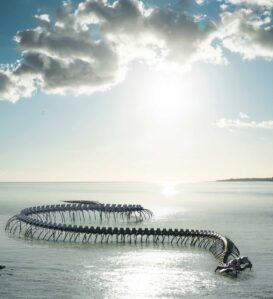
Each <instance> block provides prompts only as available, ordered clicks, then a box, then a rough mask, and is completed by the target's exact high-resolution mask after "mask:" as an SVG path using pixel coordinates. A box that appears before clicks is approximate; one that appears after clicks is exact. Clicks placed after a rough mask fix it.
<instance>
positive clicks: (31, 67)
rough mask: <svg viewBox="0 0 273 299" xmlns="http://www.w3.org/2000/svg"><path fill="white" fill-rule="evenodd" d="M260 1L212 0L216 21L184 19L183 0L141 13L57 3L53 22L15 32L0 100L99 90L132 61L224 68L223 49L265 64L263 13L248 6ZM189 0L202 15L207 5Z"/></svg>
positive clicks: (269, 47)
mask: <svg viewBox="0 0 273 299" xmlns="http://www.w3.org/2000/svg"><path fill="white" fill-rule="evenodd" d="M262 1H264V2H266V3H267V4H268V5H269V2H270V1H268V0H262ZM262 1H258V0H257V1H250V0H248V1H239V0H231V1H229V2H225V4H224V6H223V2H221V1H218V2H217V3H216V4H215V5H218V6H219V7H222V10H221V9H219V14H220V15H219V19H220V20H219V22H218V23H217V24H216V23H215V22H213V21H212V20H211V19H210V18H209V17H208V16H207V15H206V14H205V13H204V14H200V13H199V14H189V12H188V10H187V5H186V4H187V3H188V2H187V1H181V2H179V3H180V6H175V7H172V6H171V5H169V6H166V7H165V8H162V7H161V8H160V7H153V8H149V7H147V5H145V4H144V2H142V1H140V0H117V1H114V2H113V3H112V2H109V1H105V0H86V1H83V2H82V3H80V4H79V5H78V7H77V8H76V9H73V8H72V7H71V5H70V3H69V2H64V4H63V6H62V7H60V8H59V9H58V10H57V12H56V20H55V22H54V23H53V22H52V20H51V18H50V16H49V15H47V14H40V15H35V18H36V20H37V22H38V26H37V27H36V28H33V29H26V30H22V31H19V32H17V33H16V36H15V38H14V40H15V42H16V43H17V46H18V48H19V49H21V52H22V59H21V60H20V61H19V62H17V63H15V64H14V65H13V66H12V68H10V69H8V70H7V68H5V67H2V68H0V99H6V100H10V101H16V100H18V99H19V98H21V97H29V96H31V95H32V94H33V93H34V92H35V90H37V89H40V90H42V91H43V92H45V93H57V94H65V93H73V94H76V95H79V94H90V93H92V92H95V91H98V90H99V91H101V90H106V89H108V88H110V87H111V86H113V85H115V84H117V83H118V82H120V81H121V80H122V79H123V78H124V76H125V74H126V70H127V67H128V65H129V64H130V63H131V62H132V61H135V60H140V61H142V62H144V63H146V64H148V65H149V66H153V67H154V68H165V69H166V68H168V69H172V70H178V71H181V70H182V71H184V70H187V69H190V66H191V64H193V63H195V62H200V61H202V62H206V63H213V64H227V63H228V61H227V59H226V57H225V56H224V52H223V48H226V49H228V50H230V51H231V52H234V53H238V54H240V55H241V56H242V57H243V58H244V59H253V58H256V57H263V58H265V59H272V58H273V24H272V17H271V10H270V9H269V6H268V5H267V6H261V7H260V6H259V7H258V8H257V7H256V6H253V5H252V4H255V3H256V4H257V3H258V2H259V4H261V3H262ZM272 1H273V0H272ZM197 2H198V3H199V4H202V6H201V7H202V9H204V11H205V9H206V4H207V3H208V2H209V1H200V0H199V1H197ZM230 2H232V3H233V4H241V5H238V6H235V8H234V5H230ZM111 3H112V4H111ZM250 4H251V5H250ZM216 19H217V18H216Z"/></svg>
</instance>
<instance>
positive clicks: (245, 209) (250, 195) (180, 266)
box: [0, 182, 273, 299]
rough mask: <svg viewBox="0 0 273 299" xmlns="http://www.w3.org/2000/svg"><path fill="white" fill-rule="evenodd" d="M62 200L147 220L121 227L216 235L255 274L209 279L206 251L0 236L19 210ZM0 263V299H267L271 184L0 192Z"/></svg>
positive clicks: (271, 290) (272, 235)
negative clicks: (136, 213)
mask: <svg viewBox="0 0 273 299" xmlns="http://www.w3.org/2000/svg"><path fill="white" fill-rule="evenodd" d="M63 200H96V201H100V202H102V203H124V204H125V203H127V204H130V203H135V204H141V205H143V206H144V207H146V208H149V209H151V210H152V211H153V212H154V218H153V219H150V220H148V221H145V222H143V223H137V224H136V223H133V224H132V223H131V224H128V223H125V224H124V225H126V226H127V225H130V226H131V227H132V226H143V227H145V226H147V227H155V228H163V227H164V228H190V229H191V228H192V229H207V230H214V231H217V232H219V233H221V234H223V235H226V236H228V237H229V238H230V239H231V240H232V241H234V243H235V244H236V245H237V247H238V248H239V249H240V251H241V254H242V255H247V256H248V257H249V258H250V260H251V261H252V263H253V266H254V267H253V270H252V271H249V270H246V271H245V272H243V273H242V274H241V275H240V276H239V277H238V278H237V279H234V278H230V277H224V276H221V275H219V274H215V273H214V269H215V267H216V265H217V261H216V260H215V258H214V257H213V256H212V255H211V254H210V253H209V252H206V251H204V250H201V249H195V248H184V247H180V246H176V245H173V246H171V245H167V244H165V245H153V244H148V245H146V244H142V245H141V244H137V245H133V244H116V243H111V244H84V245H82V244H63V243H54V242H43V241H25V240H20V239H16V238H12V237H10V236H8V235H7V234H6V233H5V231H4V227H5V223H6V221H7V219H8V218H9V217H10V216H12V215H14V214H16V213H18V212H19V211H20V209H22V208H25V207H29V206H34V205H44V204H59V203H61V201H63ZM105 226H107V223H106V224H105ZM0 264H2V265H5V266H6V269H3V270H0V298H7V299H9V298H113V299H115V298H117V299H122V298H189V299H190V298H203V297H205V298H273V286H272V284H273V184H272V183H270V182H268V183H262V182H259V183H255V182H248V183H242V182H226V183H220V182H209V183H192V184H174V183H171V182H169V183H163V184H159V183H154V184H151V183H1V184H0Z"/></svg>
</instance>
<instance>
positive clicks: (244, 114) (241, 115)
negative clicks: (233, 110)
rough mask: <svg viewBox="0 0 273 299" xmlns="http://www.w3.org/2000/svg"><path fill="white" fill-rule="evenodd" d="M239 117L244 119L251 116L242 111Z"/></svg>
mask: <svg viewBox="0 0 273 299" xmlns="http://www.w3.org/2000/svg"><path fill="white" fill-rule="evenodd" d="M239 117H240V118H242V119H247V118H249V116H248V115H247V114H246V113H244V112H240V113H239Z"/></svg>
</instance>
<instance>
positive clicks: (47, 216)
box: [5, 201, 252, 276]
mask: <svg viewBox="0 0 273 299" xmlns="http://www.w3.org/2000/svg"><path fill="white" fill-rule="evenodd" d="M152 216H153V213H152V212H151V211H150V210H148V209H144V208H143V207H142V206H141V205H115V204H112V205H110V204H100V203H98V202H94V201H70V202H67V203H66V204H61V205H47V206H37V207H31V208H26V209H23V210H22V211H21V212H20V213H19V214H17V215H15V216H13V217H12V218H10V219H9V220H8V221H7V224H6V228H5V230H6V231H8V232H9V233H10V234H13V235H17V236H19V237H23V238H25V239H30V240H47V241H55V242H57V241H62V242H82V243H89V242H94V243H96V242H106V243H108V242H113V241H114V242H122V243H124V242H126V241H128V242H130V243H132V242H133V243H136V242H141V243H143V242H144V243H148V242H153V243H155V244H158V243H166V242H169V243H171V244H177V245H184V246H187V245H189V246H196V247H199V248H204V249H208V250H209V251H210V252H211V253H212V254H213V255H214V257H215V258H216V259H217V260H218V262H219V265H218V266H217V268H216V269H215V272H216V271H218V270H219V272H220V273H228V274H232V275H234V276H237V274H238V273H240V272H242V271H243V270H245V269H246V268H250V269H251V268H252V264H251V262H250V261H249V259H248V258H247V257H239V256H240V252H239V250H238V248H237V247H236V246H235V244H234V243H233V242H232V241H231V240H230V239H228V238H227V237H224V236H222V235H221V234H219V233H216V232H214V231H209V230H189V229H165V228H163V229H160V228H156V229H155V228H143V227H138V228H129V227H126V228H124V227H115V226H114V227H111V226H110V227H102V226H97V227H95V226H82V225H76V224H75V223H76V221H78V220H80V221H86V220H88V219H89V220H91V219H95V220H99V221H100V222H102V221H103V220H107V221H108V222H109V220H110V219H112V220H113V221H115V222H116V221H118V220H119V219H122V220H124V219H126V220H127V221H130V220H131V219H134V220H135V221H143V220H145V219H147V218H150V217H152Z"/></svg>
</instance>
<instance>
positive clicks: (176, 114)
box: [145, 73, 193, 123]
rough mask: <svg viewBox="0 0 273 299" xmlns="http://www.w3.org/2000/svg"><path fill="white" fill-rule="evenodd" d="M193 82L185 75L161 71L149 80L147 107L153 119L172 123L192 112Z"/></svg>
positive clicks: (146, 89)
mask: <svg viewBox="0 0 273 299" xmlns="http://www.w3.org/2000/svg"><path fill="white" fill-rule="evenodd" d="M190 85H191V84H189V82H188V81H187V80H185V78H184V76H183V77H181V76H175V75H170V74H168V75H167V74H164V73H161V74H159V75H158V76H156V77H154V78H152V79H150V80H147V83H146V86H145V106H146V107H145V108H146V109H147V111H148V113H149V114H150V115H151V117H152V118H153V119H156V120H157V121H160V122H165V123H172V122H175V121H177V120H179V118H181V117H184V116H186V115H187V114H188V113H190V111H191V108H192V104H193V101H192V99H191V94H192V89H191V86H190Z"/></svg>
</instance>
